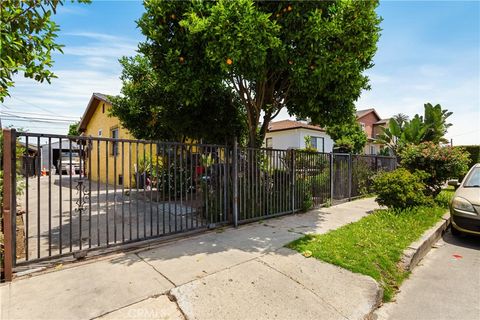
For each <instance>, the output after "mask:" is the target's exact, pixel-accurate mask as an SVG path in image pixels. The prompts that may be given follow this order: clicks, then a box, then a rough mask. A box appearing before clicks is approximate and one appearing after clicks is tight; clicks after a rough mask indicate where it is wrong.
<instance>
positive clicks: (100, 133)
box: [98, 129, 102, 137]
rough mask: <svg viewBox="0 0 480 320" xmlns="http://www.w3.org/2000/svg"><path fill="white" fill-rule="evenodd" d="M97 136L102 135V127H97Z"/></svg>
mask: <svg viewBox="0 0 480 320" xmlns="http://www.w3.org/2000/svg"><path fill="white" fill-rule="evenodd" d="M98 136H99V137H101V136H102V129H98Z"/></svg>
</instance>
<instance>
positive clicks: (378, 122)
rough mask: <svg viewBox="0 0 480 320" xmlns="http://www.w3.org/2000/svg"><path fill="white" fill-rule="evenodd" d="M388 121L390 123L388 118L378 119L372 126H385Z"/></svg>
mask: <svg viewBox="0 0 480 320" xmlns="http://www.w3.org/2000/svg"><path fill="white" fill-rule="evenodd" d="M388 121H390V118H388V119H380V120H378V121H377V122H375V123H374V124H386V123H387V122H388Z"/></svg>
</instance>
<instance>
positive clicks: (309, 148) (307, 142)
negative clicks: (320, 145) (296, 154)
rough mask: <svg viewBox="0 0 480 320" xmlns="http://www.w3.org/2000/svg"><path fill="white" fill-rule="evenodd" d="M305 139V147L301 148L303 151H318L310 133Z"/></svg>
mask: <svg viewBox="0 0 480 320" xmlns="http://www.w3.org/2000/svg"><path fill="white" fill-rule="evenodd" d="M303 140H304V141H305V148H304V149H301V150H302V151H307V152H318V150H317V149H316V148H314V147H313V144H312V137H311V136H309V135H306V136H305V137H304V138H303Z"/></svg>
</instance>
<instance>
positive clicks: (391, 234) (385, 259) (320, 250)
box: [288, 190, 453, 301]
mask: <svg viewBox="0 0 480 320" xmlns="http://www.w3.org/2000/svg"><path fill="white" fill-rule="evenodd" d="M452 196H453V191H450V190H447V191H445V192H442V194H441V196H439V198H440V199H441V200H439V201H437V203H439V204H441V205H442V206H435V207H417V208H411V209H406V210H402V211H398V210H377V211H375V212H374V213H373V214H371V215H368V216H366V217H364V218H362V219H361V220H359V221H357V222H354V223H350V224H348V225H345V226H343V227H341V228H339V229H336V230H333V231H330V232H328V233H326V234H322V235H307V236H305V237H303V238H301V239H298V240H296V241H294V242H292V243H290V244H289V245H288V247H289V248H291V249H294V250H297V251H299V252H300V253H302V254H304V253H306V256H312V257H315V258H317V259H319V260H323V261H325V262H328V263H331V264H334V265H337V266H340V267H342V268H345V269H348V270H350V271H353V272H356V273H361V274H365V275H368V276H371V277H372V278H374V279H375V280H377V281H378V282H379V283H380V285H381V286H382V287H383V289H384V294H383V300H384V301H390V300H391V299H392V297H393V296H394V294H395V292H396V291H397V289H398V287H399V286H400V284H401V283H402V281H403V280H404V279H405V278H406V277H407V276H408V272H406V271H404V270H400V268H398V262H399V261H400V258H401V256H402V253H403V251H404V250H405V249H406V248H407V247H408V245H410V244H411V243H412V242H414V241H415V240H417V239H418V238H419V237H420V236H421V235H422V234H423V233H424V232H425V231H426V230H427V229H429V228H430V227H432V226H433V225H434V224H435V223H436V222H437V221H439V219H440V218H441V217H442V216H443V214H444V213H445V211H446V207H445V206H444V204H445V203H447V204H448V199H450V198H451V197H452ZM304 255H305V254H304Z"/></svg>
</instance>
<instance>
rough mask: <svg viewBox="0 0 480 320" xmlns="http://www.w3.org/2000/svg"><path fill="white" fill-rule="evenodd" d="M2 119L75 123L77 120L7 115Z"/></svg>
mask: <svg viewBox="0 0 480 320" xmlns="http://www.w3.org/2000/svg"><path fill="white" fill-rule="evenodd" d="M2 120H10V121H25V122H33V123H35V122H39V123H59V124H60V123H65V124H73V123H75V122H76V121H69V120H53V119H41V118H39V119H35V118H25V117H13V116H7V117H2Z"/></svg>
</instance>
